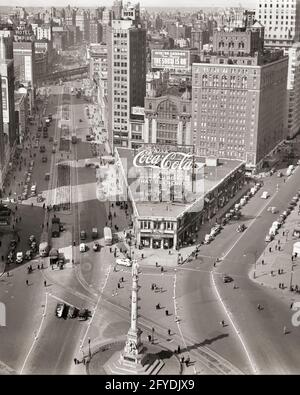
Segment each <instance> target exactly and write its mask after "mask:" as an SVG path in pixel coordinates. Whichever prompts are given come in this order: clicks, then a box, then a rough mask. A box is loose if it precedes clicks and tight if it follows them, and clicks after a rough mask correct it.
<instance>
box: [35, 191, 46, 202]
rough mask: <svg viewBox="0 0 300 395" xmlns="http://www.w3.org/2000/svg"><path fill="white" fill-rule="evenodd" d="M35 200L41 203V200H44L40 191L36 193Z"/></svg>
mask: <svg viewBox="0 0 300 395" xmlns="http://www.w3.org/2000/svg"><path fill="white" fill-rule="evenodd" d="M36 201H37V202H38V203H41V202H43V201H44V198H43V195H42V194H41V193H40V194H38V196H37V198H36Z"/></svg>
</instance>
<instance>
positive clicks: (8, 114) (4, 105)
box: [0, 37, 17, 177]
mask: <svg viewBox="0 0 300 395" xmlns="http://www.w3.org/2000/svg"><path fill="white" fill-rule="evenodd" d="M0 76H1V78H0V80H1V112H0V115H1V118H0V124H1V125H0V134H1V136H0V153H2V154H3V158H2V160H1V177H2V176H3V177H5V174H6V172H7V169H8V163H9V160H10V155H11V152H12V151H13V149H14V147H15V145H16V140H17V138H16V126H15V102H14V61H13V59H7V55H6V51H5V45H4V40H3V37H1V39H0Z"/></svg>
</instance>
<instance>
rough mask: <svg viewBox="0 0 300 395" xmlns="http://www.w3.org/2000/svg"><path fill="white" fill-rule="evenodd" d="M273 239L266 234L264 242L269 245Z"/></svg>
mask: <svg viewBox="0 0 300 395" xmlns="http://www.w3.org/2000/svg"><path fill="white" fill-rule="evenodd" d="M273 239H274V235H273V234H268V235H266V237H265V242H266V243H270V241H272V240H273Z"/></svg>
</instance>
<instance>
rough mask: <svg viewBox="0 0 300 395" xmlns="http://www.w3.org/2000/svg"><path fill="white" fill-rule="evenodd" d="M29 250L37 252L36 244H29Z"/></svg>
mask: <svg viewBox="0 0 300 395" xmlns="http://www.w3.org/2000/svg"><path fill="white" fill-rule="evenodd" d="M30 249H31V251H32V252H37V243H36V242H35V241H34V242H33V243H31V245H30Z"/></svg>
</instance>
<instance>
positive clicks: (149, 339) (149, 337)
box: [148, 335, 151, 343]
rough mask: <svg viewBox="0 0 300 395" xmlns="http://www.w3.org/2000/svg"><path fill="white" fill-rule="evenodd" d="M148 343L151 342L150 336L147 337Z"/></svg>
mask: <svg viewBox="0 0 300 395" xmlns="http://www.w3.org/2000/svg"><path fill="white" fill-rule="evenodd" d="M148 341H149V343H150V342H151V335H148Z"/></svg>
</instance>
